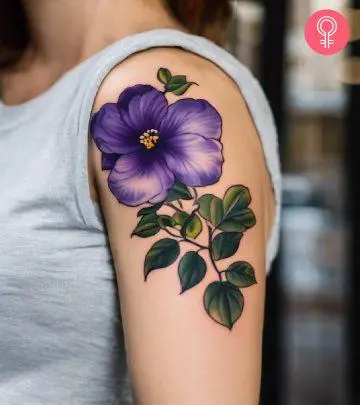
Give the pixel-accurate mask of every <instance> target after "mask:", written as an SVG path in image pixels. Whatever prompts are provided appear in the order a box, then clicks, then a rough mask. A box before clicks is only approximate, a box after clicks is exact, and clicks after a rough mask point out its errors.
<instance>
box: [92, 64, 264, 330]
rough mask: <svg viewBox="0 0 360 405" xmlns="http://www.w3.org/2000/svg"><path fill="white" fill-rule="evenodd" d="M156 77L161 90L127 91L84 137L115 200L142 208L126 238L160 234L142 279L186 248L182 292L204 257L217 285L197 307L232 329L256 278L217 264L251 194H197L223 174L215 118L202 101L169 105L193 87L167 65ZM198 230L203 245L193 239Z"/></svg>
mask: <svg viewBox="0 0 360 405" xmlns="http://www.w3.org/2000/svg"><path fill="white" fill-rule="evenodd" d="M157 77H158V80H159V81H160V82H161V83H162V85H164V90H163V91H160V90H157V89H156V88H154V87H152V86H149V85H142V84H141V85H136V86H133V87H129V88H127V89H126V90H124V91H123V92H122V93H121V94H120V97H119V100H118V102H117V103H108V104H105V105H104V106H102V108H101V109H100V110H99V111H98V112H97V113H96V114H95V115H94V116H93V119H92V122H91V133H92V136H93V139H94V141H95V143H96V145H97V147H98V148H99V149H100V151H101V152H102V163H101V164H102V170H107V171H110V173H109V177H108V185H109V188H110V190H111V192H112V193H113V195H114V196H115V197H116V199H117V200H118V201H119V203H121V204H125V205H127V206H131V207H140V206H143V205H144V204H146V206H145V207H142V208H141V209H140V210H139V211H138V214H137V216H138V217H139V218H140V220H139V223H138V224H137V226H136V228H135V229H134V231H133V233H132V236H136V237H140V238H150V237H153V236H155V235H157V234H159V233H160V234H166V238H163V239H160V240H158V241H157V242H155V243H154V244H153V245H152V247H151V248H150V250H149V251H148V252H147V254H146V257H145V260H144V276H145V281H146V280H147V278H148V276H149V274H150V273H152V272H153V271H154V270H158V269H163V268H166V267H168V266H170V265H172V264H173V263H174V262H175V261H176V260H177V259H178V258H179V256H180V244H181V243H185V244H188V245H189V246H191V247H193V251H189V252H187V253H185V254H184V255H183V257H182V258H181V259H180V261H179V264H178V273H179V279H180V284H181V294H182V293H185V292H186V291H188V290H189V289H191V288H193V287H195V286H196V285H198V284H199V283H200V282H202V281H203V279H204V278H205V275H206V273H207V271H208V266H207V263H206V261H205V260H204V258H203V257H202V255H206V256H207V257H208V258H209V260H210V262H211V267H212V270H213V271H215V274H216V275H217V277H218V281H214V282H212V283H211V284H210V285H209V286H208V287H207V288H206V290H205V293H204V298H203V303H204V308H205V310H206V312H207V314H208V315H209V316H210V317H211V318H212V319H213V320H214V321H215V322H217V323H219V324H221V325H223V326H225V327H227V328H229V329H230V330H231V329H232V327H233V326H234V324H235V323H236V321H237V320H238V319H239V318H240V316H241V314H242V312H243V308H244V296H243V294H242V292H241V289H243V288H246V287H250V286H252V285H254V284H256V278H255V272H254V269H253V267H252V266H251V265H250V264H249V263H247V262H245V261H238V262H235V263H233V264H231V265H230V266H227V268H225V269H223V268H221V266H220V261H221V260H223V259H227V258H230V257H232V256H233V255H235V253H236V252H237V251H238V249H239V246H240V242H241V240H242V238H243V237H244V233H245V232H246V231H247V230H248V229H249V228H252V227H253V226H254V225H255V223H256V219H255V215H254V213H253V211H252V209H251V208H249V205H250V203H251V196H250V192H249V189H248V188H247V187H245V186H243V185H234V186H232V187H230V188H229V189H228V190H227V191H226V192H225V195H224V196H223V199H221V198H219V197H216V196H214V195H212V194H205V195H202V196H200V197H199V194H198V189H197V188H198V187H205V186H208V185H211V184H215V183H217V182H218V181H219V179H220V177H221V174H222V167H223V163H224V158H223V146H222V143H221V142H220V139H221V135H222V118H221V116H220V114H219V113H218V112H217V110H216V109H215V108H214V107H213V106H212V105H211V104H210V103H209V102H207V101H206V100H201V99H197V100H196V99H192V98H182V99H180V100H178V101H176V102H175V103H173V104H170V105H169V103H168V100H167V98H166V94H167V93H172V94H174V95H176V96H182V95H184V94H185V93H186V92H187V91H188V90H189V88H190V87H191V86H192V85H195V84H196V83H194V82H189V81H188V80H187V78H186V76H173V75H172V74H171V72H170V71H169V70H168V69H166V68H160V69H159V71H158V74H157ZM162 208H166V209H167V210H169V208H170V209H171V210H172V211H173V214H172V216H170V215H164V214H163V213H161V212H162ZM203 232H204V233H205V234H206V241H207V242H206V244H205V243H204V244H201V243H199V242H198V240H197V238H198V237H199V236H200V235H201V234H202V233H203ZM204 239H205V238H204Z"/></svg>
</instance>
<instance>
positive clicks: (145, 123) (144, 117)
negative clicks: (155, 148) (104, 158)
mask: <svg viewBox="0 0 360 405" xmlns="http://www.w3.org/2000/svg"><path fill="white" fill-rule="evenodd" d="M118 108H119V111H120V115H121V117H122V119H123V121H124V122H125V124H126V125H127V126H128V127H129V128H131V129H132V131H133V132H134V133H136V134H137V136H140V135H142V134H143V133H144V132H146V131H147V130H149V129H159V127H160V124H161V121H162V119H163V118H164V116H165V114H166V111H167V109H168V102H167V100H166V98H165V96H164V94H163V93H162V92H161V91H159V90H156V89H155V88H154V87H152V86H145V85H137V86H133V87H129V88H127V89H126V90H125V91H124V92H123V93H122V94H121V95H120V98H119V102H118Z"/></svg>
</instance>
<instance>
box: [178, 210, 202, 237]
mask: <svg viewBox="0 0 360 405" xmlns="http://www.w3.org/2000/svg"><path fill="white" fill-rule="evenodd" d="M201 231H202V222H201V220H200V218H199V217H198V216H197V215H196V214H195V213H192V214H191V215H189V216H188V218H187V219H186V221H185V223H184V225H183V227H182V229H181V236H182V237H184V238H186V237H189V238H192V239H196V238H197V237H198V236H199V235H200V233H201Z"/></svg>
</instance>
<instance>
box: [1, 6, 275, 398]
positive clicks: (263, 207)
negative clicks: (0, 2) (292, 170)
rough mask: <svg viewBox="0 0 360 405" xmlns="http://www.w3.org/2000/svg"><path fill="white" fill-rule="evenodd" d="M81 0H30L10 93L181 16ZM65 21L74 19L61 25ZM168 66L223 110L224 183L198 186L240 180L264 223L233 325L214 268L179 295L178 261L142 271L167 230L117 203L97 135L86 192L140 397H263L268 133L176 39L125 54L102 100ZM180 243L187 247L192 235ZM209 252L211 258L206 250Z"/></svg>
mask: <svg viewBox="0 0 360 405" xmlns="http://www.w3.org/2000/svg"><path fill="white" fill-rule="evenodd" d="M74 3H75V2H73V1H71V0H58V1H55V0H54V1H49V0H31V1H30V0H28V1H27V2H26V6H27V8H28V10H29V16H30V18H31V21H32V27H33V31H34V37H35V38H36V45H35V46H34V47H33V48H32V49H29V52H28V53H27V55H26V57H25V58H24V60H23V61H22V63H21V64H20V67H19V68H18V69H17V70H16V71H12V72H7V73H6V74H3V75H2V77H1V79H2V84H3V95H2V99H3V101H4V102H5V103H7V104H17V103H21V102H24V101H26V100H28V99H30V98H33V97H36V96H37V95H39V94H41V93H42V92H43V91H44V90H45V89H46V88H48V87H49V85H51V83H53V82H54V81H56V80H57V79H58V78H59V77H60V76H61V75H62V74H63V73H64V72H66V71H67V70H68V69H69V68H71V67H72V66H74V65H76V64H77V63H79V62H80V61H81V60H83V59H85V58H86V57H88V56H90V55H92V54H93V53H95V52H97V51H98V50H99V49H101V48H103V47H104V46H105V45H107V44H109V43H111V42H113V41H114V40H116V39H120V38H122V37H124V36H127V35H129V34H132V33H135V32H140V31H144V30H147V29H152V28H159V27H173V28H179V27H178V25H177V24H176V23H175V22H174V21H173V20H172V19H171V18H170V17H169V15H168V14H167V12H166V10H165V9H164V8H163V7H162V5H161V2H160V1H157V0H153V1H152V0H147V1H145V0H143V1H141V0H116V1H110V0H108V1H95V0H94V1H89V0H78V1H77V2H76V5H75V4H74ZM68 7H69V8H68ZM144 7H146V8H147V9H146V12H144ZM70 11H71V12H70ZM140 11H141V12H140ZM114 15H116V17H117V18H116V19H115V18H114ZM64 21H66V26H67V27H68V28H67V29H66V30H63V29H60V27H62V26H63V23H64ZM180 28H181V27H180ZM45 33H46V35H45ZM74 44H78V46H76V47H75V46H74ZM54 45H55V46H54ZM54 49H56V52H54ZM160 66H166V67H167V68H169V69H170V70H171V71H172V72H176V73H179V74H186V75H187V76H188V77H189V78H191V80H193V81H195V82H196V83H198V84H199V86H193V87H192V88H191V89H190V90H189V91H188V93H187V94H186V97H193V98H203V99H205V100H207V101H209V102H210V103H211V104H212V105H213V106H214V107H215V108H216V109H217V111H218V112H219V113H220V115H221V116H222V119H223V134H222V144H223V147H224V158H225V163H224V166H223V175H222V177H221V178H220V180H219V182H218V183H216V184H214V185H211V186H208V187H203V188H200V189H199V194H200V195H202V194H206V193H211V194H214V195H218V196H223V194H224V192H225V191H226V189H227V188H228V187H230V186H232V185H234V184H244V185H246V186H247V187H249V189H250V190H251V195H252V198H253V200H252V209H253V211H254V213H255V215H256V219H257V223H256V226H255V227H254V228H252V229H250V230H249V231H248V232H247V233H246V237H244V240H243V241H242V242H241V248H240V249H239V251H238V252H237V253H236V255H235V256H233V257H232V258H231V263H232V262H234V261H236V260H246V261H248V262H250V263H251V264H252V266H253V267H254V269H255V273H256V279H257V284H256V285H255V286H252V287H251V288H249V289H246V290H244V291H243V294H244V296H245V309H244V312H243V314H242V316H241V318H240V320H239V321H238V322H237V323H236V325H235V326H234V328H233V329H232V330H231V331H229V330H228V329H226V328H223V327H221V326H220V325H217V324H215V323H214V322H213V321H212V320H211V319H209V317H208V316H207V314H206V313H205V311H204V309H203V306H202V296H203V293H204V289H205V287H206V285H208V284H209V283H210V282H211V281H215V280H216V274H214V273H213V272H208V274H207V275H206V281H207V282H206V283H205V284H200V285H198V286H196V287H194V288H193V289H192V290H190V291H187V292H186V293H185V294H184V295H179V281H178V276H177V266H176V264H174V265H172V266H170V267H169V268H167V269H165V270H159V271H156V272H154V273H153V274H151V275H150V276H149V282H146V283H145V282H144V277H143V266H144V257H145V255H146V252H147V251H148V250H149V249H150V247H151V245H152V244H153V243H154V242H156V241H157V240H159V239H160V238H161V237H157V236H155V237H154V238H149V239H141V238H130V235H131V233H132V231H133V229H134V227H135V226H136V224H137V218H136V214H137V212H138V209H136V208H131V207H128V206H125V205H122V204H120V203H119V202H118V201H117V200H116V198H115V197H114V195H113V194H112V193H111V192H110V190H109V188H108V185H107V177H108V174H109V173H108V172H104V171H102V170H101V165H100V159H101V153H100V151H99V149H98V148H97V146H96V145H95V143H94V142H93V141H92V140H91V142H90V147H89V192H90V194H91V197H92V199H93V200H94V201H95V202H98V203H99V204H100V206H101V209H102V211H103V214H104V218H105V221H106V225H107V231H108V235H109V240H110V247H111V250H112V254H113V257H114V262H115V267H116V274H117V280H118V285H119V295H120V297H121V299H120V304H121V312H122V318H123V327H124V333H125V344H126V350H127V357H128V364H129V371H130V377H131V382H132V390H133V396H134V403H135V404H136V405H170V404H171V405H184V404H186V405H193V404H194V405H205V404H206V405H219V404H223V405H256V404H258V402H259V391H260V388H259V387H260V375H261V340H262V327H263V307H264V296H265V279H266V277H265V252H266V243H267V240H268V237H269V233H270V229H271V225H272V220H273V216H274V199H273V195H272V191H271V184H270V180H269V176H268V173H267V170H266V167H265V163H264V158H263V153H262V149H261V144H260V142H259V138H258V135H257V132H256V129H255V127H254V124H253V121H252V118H251V116H250V114H249V112H248V109H247V107H246V104H245V101H244V99H243V97H242V95H241V93H240V92H239V90H238V88H237V86H236V85H235V84H234V83H233V82H232V80H231V79H230V78H229V77H227V76H226V75H225V74H224V73H223V72H222V71H221V70H220V69H219V68H217V67H216V66H215V65H213V64H212V63H210V62H208V61H205V60H203V59H201V58H200V57H198V56H196V55H193V54H190V53H188V52H185V51H181V50H177V49H154V50H150V51H147V52H143V53H140V54H138V55H136V56H132V57H130V58H128V59H127V60H126V61H125V62H123V63H122V64H121V65H119V66H118V67H116V68H115V69H114V70H113V71H112V72H111V73H110V75H109V76H108V77H107V78H106V80H105V81H104V83H103V84H102V86H101V88H100V91H99V93H98V96H97V98H96V100H95V103H94V112H96V111H98V110H99V109H100V108H101V106H102V105H104V104H105V103H107V102H115V101H116V100H117V98H118V96H119V94H120V93H121V92H122V91H123V90H124V89H125V88H127V87H129V86H131V85H135V84H139V83H144V84H150V85H153V86H154V87H158V86H159V82H158V81H157V80H156V72H157V69H158V68H159V67H160ZM144 67H145V68H144ZM168 99H169V101H170V102H173V101H175V100H176V99H177V98H176V97H175V96H173V95H168ZM182 249H183V251H184V252H185V251H186V249H189V247H185V246H184V247H183V248H182ZM226 260H227V259H226ZM226 260H225V261H224V263H225V264H226ZM206 262H207V265H208V267H210V266H211V262H210V260H209V259H208V258H206ZM229 263H230V262H229Z"/></svg>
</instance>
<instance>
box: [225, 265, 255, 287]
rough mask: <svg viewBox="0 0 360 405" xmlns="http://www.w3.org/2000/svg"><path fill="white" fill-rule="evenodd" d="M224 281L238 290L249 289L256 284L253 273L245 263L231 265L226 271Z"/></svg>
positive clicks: (250, 267) (251, 268)
mask: <svg viewBox="0 0 360 405" xmlns="http://www.w3.org/2000/svg"><path fill="white" fill-rule="evenodd" d="M225 274H226V279H227V280H228V281H229V282H230V283H231V284H233V285H234V286H235V287H238V288H245V287H250V286H252V285H254V284H256V283H257V281H256V278H255V271H254V269H253V267H252V266H251V264H249V263H247V262H236V263H233V264H232V265H231V266H230V267H229V268H228V269H227V271H226V273H225Z"/></svg>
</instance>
